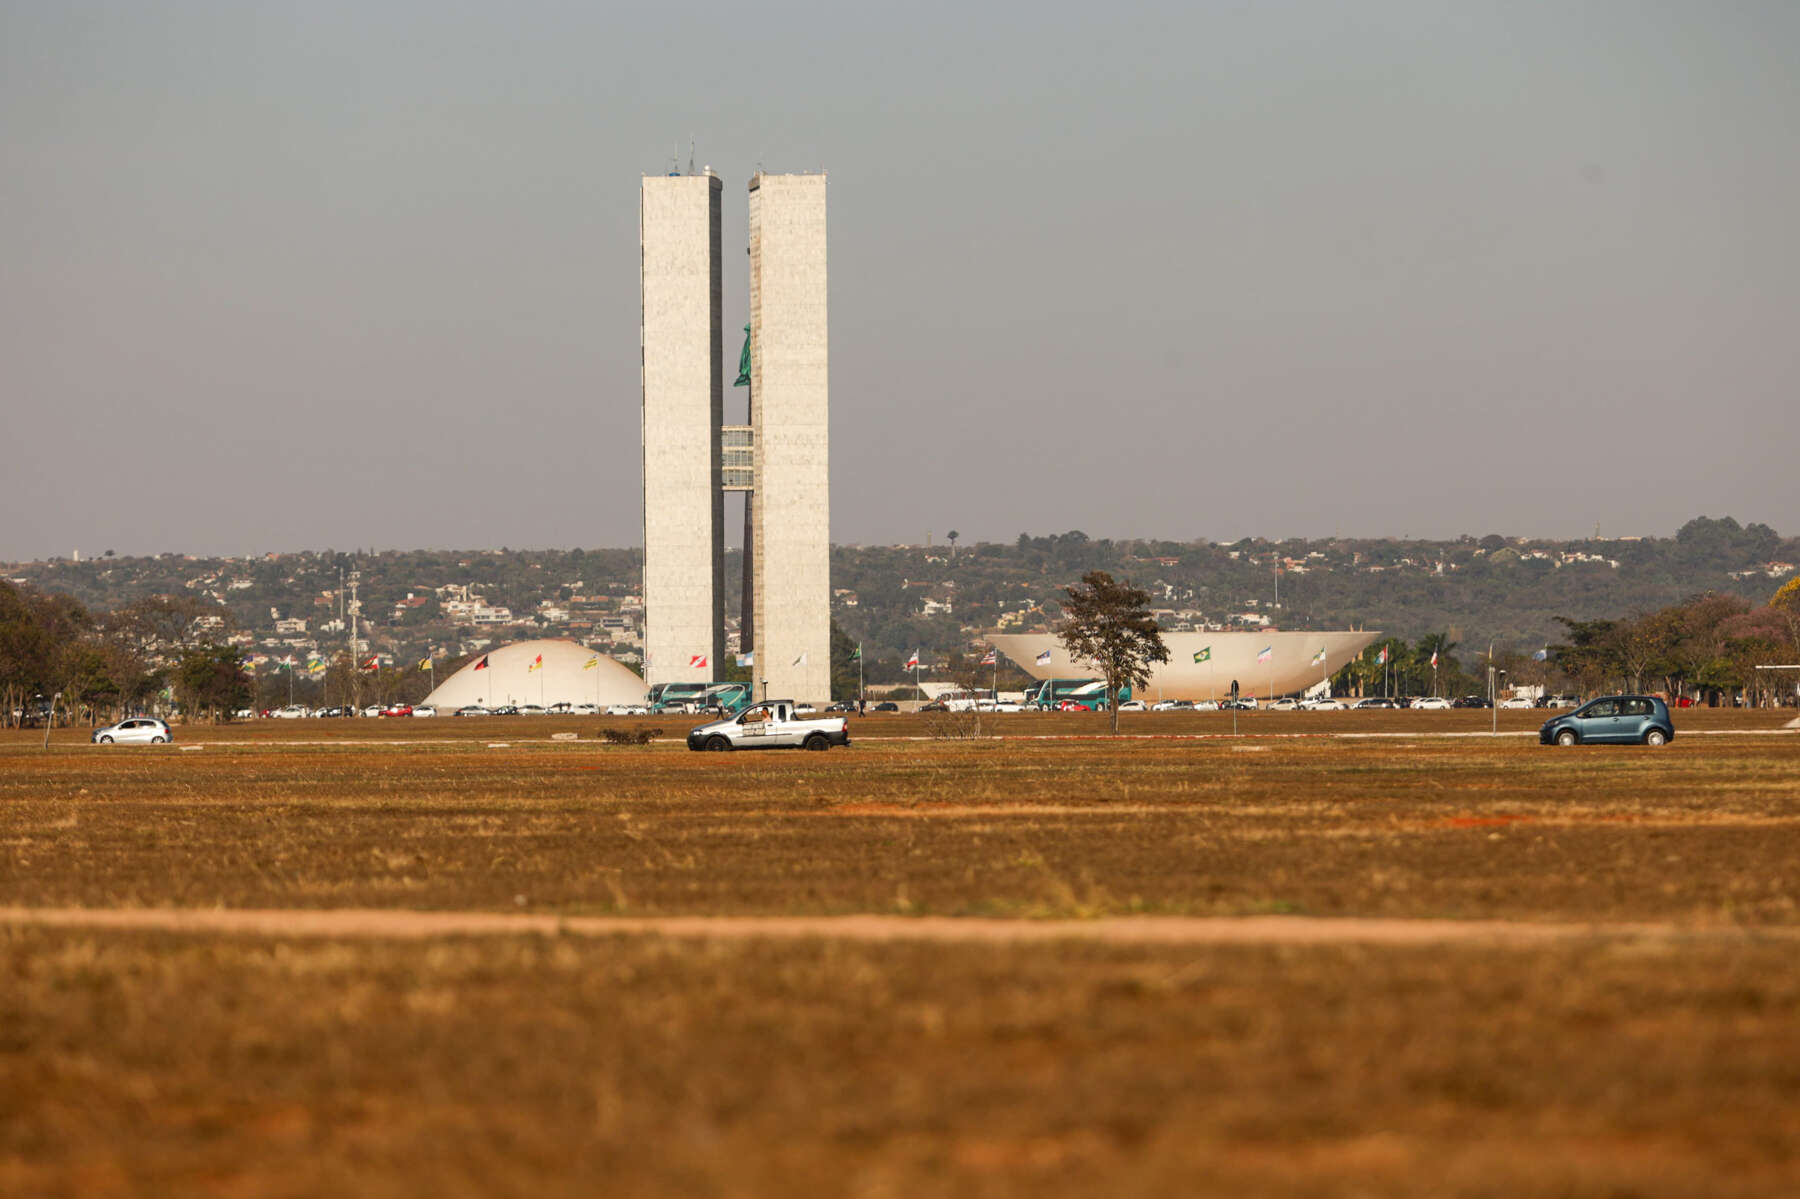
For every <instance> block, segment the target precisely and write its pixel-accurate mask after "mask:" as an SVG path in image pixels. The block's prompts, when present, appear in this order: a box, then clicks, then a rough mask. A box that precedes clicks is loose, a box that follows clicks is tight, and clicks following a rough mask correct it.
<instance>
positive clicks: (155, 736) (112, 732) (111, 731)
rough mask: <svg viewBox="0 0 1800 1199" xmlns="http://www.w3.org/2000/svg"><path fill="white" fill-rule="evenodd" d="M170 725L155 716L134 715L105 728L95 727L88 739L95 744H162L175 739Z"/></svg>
mask: <svg viewBox="0 0 1800 1199" xmlns="http://www.w3.org/2000/svg"><path fill="white" fill-rule="evenodd" d="M174 739H175V734H173V733H171V732H170V731H169V726H168V725H166V724H164V723H163V722H162V721H160V720H158V719H157V718H156V717H154V716H133V717H130V718H129V719H126V720H121V721H120V722H119V723H117V724H109V725H107V726H106V727H105V728H103V729H95V730H94V733H93V736H91V737H89V738H88V740H89V741H90V742H92V743H93V744H95V745H111V744H112V743H113V742H115V741H116V742H118V743H119V744H121V745H162V744H164V743H166V742H169V741H173V740H174Z"/></svg>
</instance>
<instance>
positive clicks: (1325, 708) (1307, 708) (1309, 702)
mask: <svg viewBox="0 0 1800 1199" xmlns="http://www.w3.org/2000/svg"><path fill="white" fill-rule="evenodd" d="M1300 710H1301V711H1302V712H1342V711H1343V710H1344V704H1343V702H1342V701H1340V700H1335V699H1332V698H1331V697H1330V696H1328V695H1325V696H1320V697H1319V698H1318V699H1303V700H1301V701H1300Z"/></svg>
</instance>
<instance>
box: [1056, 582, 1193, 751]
mask: <svg viewBox="0 0 1800 1199" xmlns="http://www.w3.org/2000/svg"><path fill="white" fill-rule="evenodd" d="M1063 595H1064V596H1065V598H1064V600H1063V605H1062V608H1063V618H1062V620H1061V621H1060V622H1059V623H1058V624H1057V626H1056V638H1057V640H1058V641H1061V642H1062V643H1063V648H1064V649H1066V650H1068V651H1069V656H1070V657H1071V658H1074V659H1075V660H1076V661H1077V662H1087V663H1090V664H1091V665H1093V667H1094V668H1095V669H1096V670H1098V671H1099V672H1100V675H1101V677H1102V678H1104V679H1105V680H1106V706H1107V711H1108V712H1110V713H1111V714H1112V731H1113V732H1115V733H1117V732H1118V731H1119V691H1120V690H1121V689H1122V688H1124V687H1126V686H1127V685H1129V686H1131V687H1133V688H1138V689H1141V688H1142V687H1144V686H1145V685H1146V684H1147V683H1149V681H1150V665H1151V663H1153V662H1167V661H1168V660H1169V647H1168V646H1166V645H1164V644H1163V639H1162V631H1161V630H1160V629H1158V628H1157V627H1156V618H1155V617H1153V616H1151V615H1150V593H1149V592H1147V591H1140V590H1138V589H1137V588H1136V587H1133V586H1131V584H1129V583H1118V582H1114V581H1113V577H1112V576H1111V575H1109V574H1107V573H1106V572H1105V571H1104V570H1090V571H1089V572H1088V573H1086V574H1084V575H1082V576H1081V582H1079V583H1075V584H1073V585H1071V586H1068V587H1065V588H1063Z"/></svg>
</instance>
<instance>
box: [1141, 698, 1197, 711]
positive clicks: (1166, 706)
mask: <svg viewBox="0 0 1800 1199" xmlns="http://www.w3.org/2000/svg"><path fill="white" fill-rule="evenodd" d="M1193 706H1194V705H1193V702H1192V701H1191V700H1185V699H1159V700H1157V701H1156V702H1155V703H1153V704H1151V705H1150V710H1151V711H1152V712H1174V711H1178V710H1179V709H1182V708H1191V707H1193Z"/></svg>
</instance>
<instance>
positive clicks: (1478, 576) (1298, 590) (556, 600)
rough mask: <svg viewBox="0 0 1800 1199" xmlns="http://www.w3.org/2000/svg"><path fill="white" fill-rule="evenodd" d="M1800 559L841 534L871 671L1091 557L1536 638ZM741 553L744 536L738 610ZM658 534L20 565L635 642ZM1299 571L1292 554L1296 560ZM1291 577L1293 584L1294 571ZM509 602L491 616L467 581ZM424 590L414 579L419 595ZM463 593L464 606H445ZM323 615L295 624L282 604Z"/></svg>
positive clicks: (1466, 637)
mask: <svg viewBox="0 0 1800 1199" xmlns="http://www.w3.org/2000/svg"><path fill="white" fill-rule="evenodd" d="M1796 564H1800V540H1797V539H1794V538H1787V539H1784V538H1783V537H1782V536H1781V535H1780V534H1778V533H1776V532H1775V530H1773V529H1771V528H1769V527H1768V526H1766V525H1760V524H1752V525H1749V526H1747V527H1746V526H1742V525H1739V524H1738V523H1737V522H1736V521H1735V520H1732V519H1731V518H1729V517H1726V518H1722V519H1712V518H1708V517H1700V518H1698V519H1695V520H1693V521H1690V522H1689V523H1688V524H1687V525H1685V526H1683V527H1682V529H1681V530H1680V532H1679V533H1677V534H1676V535H1675V536H1674V537H1671V538H1644V539H1641V540H1580V541H1546V540H1538V539H1514V538H1507V537H1502V536H1498V535H1490V536H1487V537H1483V538H1480V539H1476V538H1473V537H1464V538H1459V539H1457V540H1454V541H1393V540H1382V539H1367V540H1354V539H1341V538H1334V539H1328V540H1316V541H1307V540H1298V539H1294V540H1287V541H1279V542H1274V541H1264V540H1260V539H1246V540H1243V541H1239V542H1234V543H1232V544H1229V545H1226V544H1218V543H1211V542H1174V541H1151V540H1129V541H1125V540H1122V541H1110V540H1096V539H1091V538H1089V537H1087V536H1086V535H1084V534H1082V533H1080V532H1067V533H1060V534H1055V535H1050V536H1041V537H1034V536H1031V535H1029V534H1023V533H1022V534H1020V535H1019V537H1018V539H1017V541H1015V542H1013V543H1011V544H1000V543H982V544H977V545H965V546H955V547H951V546H930V547H924V546H847V545H846V546H838V547H836V548H835V549H834V550H833V551H832V586H833V588H834V590H835V591H836V593H837V594H836V599H835V602H834V604H833V610H834V617H835V619H836V621H837V623H838V625H839V626H840V628H841V629H842V630H843V632H844V633H845V634H846V635H847V637H848V638H849V640H850V641H852V642H861V643H863V645H864V654H865V659H866V661H867V663H868V664H869V668H870V672H871V674H870V677H871V678H879V677H882V676H884V675H887V674H890V673H893V669H894V667H895V664H896V663H897V661H898V660H900V659H902V658H903V657H904V655H905V654H906V653H907V652H910V651H911V650H913V649H915V648H916V649H922V650H924V651H926V652H927V653H928V654H937V655H943V654H947V653H950V652H954V651H957V650H960V649H963V648H965V647H967V646H968V645H970V644H971V643H976V642H979V640H980V635H981V634H982V633H983V632H985V631H990V630H992V629H995V628H997V627H1007V628H1011V629H1015V630H1020V631H1028V630H1030V629H1032V628H1036V627H1043V626H1045V625H1046V624H1047V623H1048V622H1049V621H1050V620H1053V619H1054V618H1055V615H1056V607H1055V603H1056V599H1057V596H1058V594H1059V589H1060V588H1062V587H1063V586H1065V585H1067V584H1068V583H1071V582H1073V581H1075V580H1076V579H1078V578H1079V577H1080V576H1081V574H1082V573H1083V572H1085V571H1089V570H1096V569H1099V570H1107V571H1110V572H1111V573H1113V574H1114V575H1115V576H1118V577H1122V578H1126V579H1129V580H1130V581H1131V582H1133V583H1135V584H1136V585H1138V586H1140V587H1144V588H1147V589H1149V590H1150V591H1151V593H1152V594H1153V595H1154V596H1155V597H1156V600H1155V602H1156V605H1157V607H1158V608H1159V610H1160V611H1159V615H1160V618H1161V619H1162V621H1163V623H1164V624H1165V626H1166V627H1169V628H1188V627H1212V626H1218V627H1227V628H1231V627H1262V626H1263V623H1264V622H1267V623H1268V624H1269V625H1271V626H1273V627H1280V628H1344V627H1363V628H1370V629H1380V630H1382V631H1384V632H1386V633H1389V634H1394V635H1397V636H1400V637H1404V638H1407V639H1408V640H1416V639H1418V638H1419V637H1422V636H1424V635H1425V634H1427V633H1433V632H1440V631H1448V632H1450V633H1452V634H1453V636H1454V638H1455V639H1456V640H1459V641H1461V642H1462V643H1463V644H1464V645H1467V646H1476V645H1480V646H1484V647H1485V646H1486V644H1487V643H1488V642H1490V641H1492V642H1494V643H1495V644H1496V646H1497V647H1499V648H1502V649H1513V650H1525V651H1528V650H1531V649H1535V648H1537V647H1538V646H1540V645H1542V644H1544V643H1546V642H1553V641H1555V640H1557V639H1558V638H1559V637H1560V636H1561V635H1562V630H1561V628H1560V626H1558V625H1556V624H1555V623H1554V621H1555V618H1556V617H1558V616H1569V617H1574V618H1577V619H1592V618H1599V617H1614V616H1629V615H1633V614H1635V613H1638V612H1643V611H1648V610H1652V609H1655V608H1659V607H1663V606H1666V605H1669V604H1673V603H1676V602H1679V601H1681V600H1684V599H1687V598H1689V597H1692V596H1694V595H1698V594H1702V593H1705V592H1709V591H1712V592H1723V593H1730V594H1735V595H1741V596H1744V597H1746V598H1748V599H1750V600H1752V601H1755V602H1762V601H1765V600H1767V599H1768V597H1769V596H1770V595H1771V594H1772V593H1773V592H1774V591H1775V589H1776V588H1777V587H1779V586H1780V585H1781V582H1782V581H1783V579H1784V578H1785V577H1791V575H1790V572H1792V571H1793V570H1794V568H1795V565H1796ZM738 567H739V560H738V556H737V555H736V554H732V555H730V556H729V560H728V578H727V590H726V594H727V596H728V597H729V598H728V603H727V611H728V615H729V617H730V618H732V620H733V622H734V621H735V617H736V615H737V604H736V602H735V601H736V597H737V595H738V594H739V584H738V579H739V576H738ZM641 568H642V553H641V551H639V550H636V549H609V550H581V549H573V550H529V551H526V550H508V549H500V550H458V551H435V550H415V551H404V552H397V551H384V552H381V553H354V554H352V553H341V552H334V551H325V552H305V553H293V554H275V555H267V556H264V557H259V558H194V557H188V556H185V555H174V554H163V555H159V556H156V557H147V558H118V557H110V558H99V559H93V560H89V561H82V562H74V561H69V560H63V559H56V560H52V561H49V562H33V563H15V564H10V565H8V566H6V567H4V570H3V573H4V574H5V575H6V576H7V577H10V578H12V579H14V580H15V581H19V582H23V583H27V584H30V585H32V586H35V587H38V588H40V589H42V590H46V591H57V592H64V593H67V594H70V595H73V596H74V597H75V598H77V599H79V600H80V601H81V602H82V603H83V604H85V605H87V606H88V607H89V608H90V609H94V610H96V611H105V610H109V609H112V608H116V607H119V606H121V605H123V604H126V603H129V602H130V601H132V600H134V599H139V598H142V597H144V596H147V595H154V594H161V593H176V594H186V595H195V596H201V597H205V598H208V599H210V600H212V601H214V602H216V603H218V604H220V605H222V606H223V607H224V608H226V609H227V610H229V612H230V614H231V619H232V620H233V621H234V622H235V626H236V628H237V629H238V630H239V638H240V641H241V642H244V643H246V644H253V646H255V647H262V648H264V649H266V650H268V651H270V652H275V651H278V650H279V651H281V652H284V653H285V652H291V651H293V650H295V649H301V650H306V649H310V648H313V647H317V648H318V649H319V650H320V651H321V652H328V651H330V650H331V649H333V648H334V647H336V646H338V645H341V643H342V642H343V640H344V636H345V635H344V634H342V633H340V632H337V631H336V630H331V629H328V630H327V631H321V626H322V625H324V626H329V625H330V624H331V622H332V621H333V620H335V618H336V617H337V614H338V611H339V605H340V602H341V601H340V599H339V596H338V580H339V572H340V570H342V571H349V570H356V571H359V572H360V576H361V580H360V595H361V599H362V606H363V612H364V616H365V620H366V621H367V624H368V626H370V627H368V631H367V635H368V638H369V640H370V642H371V645H372V646H373V647H374V648H376V649H379V650H384V651H389V652H391V653H392V654H393V655H394V656H395V657H396V659H397V660H399V661H402V662H404V661H405V660H407V658H408V657H409V656H411V657H417V656H419V655H422V654H423V653H424V652H426V651H427V650H435V651H436V652H437V653H438V654H439V655H441V656H444V657H455V656H458V655H460V654H462V653H466V652H470V650H471V647H472V646H474V645H475V643H477V642H479V641H481V640H484V639H486V640H492V641H503V640H513V639H516V638H518V637H523V636H543V635H549V636H558V635H561V636H571V637H574V638H575V639H577V640H582V641H585V642H588V643H589V644H596V645H600V646H602V647H605V648H609V649H611V650H613V651H614V652H620V653H622V654H627V655H628V654H629V649H630V646H631V645H632V643H633V642H634V641H635V639H636V637H635V630H636V622H637V620H638V619H639V612H638V611H637V610H635V609H634V603H635V602H636V600H637V598H638V597H637V593H638V591H639V587H640V571H641ZM1277 572H1279V573H1277ZM1277 587H1279V591H1280V600H1279V605H1277V601H1276V590H1277ZM461 588H467V594H469V595H471V596H476V597H479V599H480V601H481V602H482V603H483V604H485V605H486V608H487V609H488V610H489V611H490V612H497V611H498V610H500V609H505V610H506V611H507V613H508V616H507V618H506V619H505V620H504V621H499V619H498V617H493V618H492V619H494V620H495V621H497V623H491V624H488V625H485V626H477V625H474V624H473V623H471V622H472V620H473V619H474V618H473V617H472V616H470V615H469V611H468V608H467V606H466V605H465V606H463V607H458V602H457V598H456V597H459V596H461V595H463V594H464V593H463V592H462V591H460V590H457V589H461ZM409 596H410V597H411V598H410V599H409V598H408V597H409ZM446 605H448V606H446ZM278 617H279V618H281V619H284V620H288V621H292V620H295V619H299V620H304V621H306V623H307V627H306V631H305V632H304V633H301V634H295V633H294V632H293V631H292V626H291V625H290V626H289V630H290V631H289V632H288V633H287V634H285V635H282V634H278V633H277V629H276V623H275V622H276V619H277V618H278Z"/></svg>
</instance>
